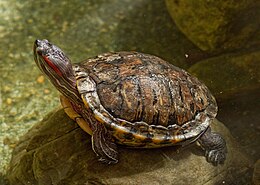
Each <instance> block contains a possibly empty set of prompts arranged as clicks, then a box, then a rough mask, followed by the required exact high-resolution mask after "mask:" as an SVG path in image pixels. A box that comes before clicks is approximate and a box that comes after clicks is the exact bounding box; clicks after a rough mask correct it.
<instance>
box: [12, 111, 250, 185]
mask: <svg viewBox="0 0 260 185" xmlns="http://www.w3.org/2000/svg"><path fill="white" fill-rule="evenodd" d="M212 127H213V130H215V131H218V132H220V133H221V134H222V135H223V136H224V137H225V139H226V141H227V146H228V156H227V160H226V161H225V164H224V165H219V166H217V167H215V166H213V165H211V164H209V163H207V162H206V160H205V158H204V156H203V151H202V150H201V149H200V148H199V147H198V146H197V145H195V144H192V145H189V146H187V147H186V148H179V149H176V148H173V147H167V148H161V149H150V150H141V149H129V148H125V147H119V152H120V161H119V163H118V164H115V165H109V166H108V165H105V164H102V163H100V162H98V161H97V158H96V156H95V154H94V153H93V151H92V149H91V140H90V136H89V135H87V134H86V133H84V132H83V131H82V130H81V129H80V128H79V127H78V126H77V125H76V124H75V123H74V122H73V121H71V120H70V119H69V118H68V117H67V116H66V114H65V113H64V111H63V110H62V109H60V110H56V111H53V112H51V113H50V114H49V115H47V116H46V117H45V119H44V120H43V121H41V122H39V123H38V124H36V125H35V126H34V127H33V128H32V129H31V130H30V131H29V132H28V133H27V134H26V135H25V136H24V137H23V138H22V139H21V141H20V143H19V144H18V145H17V146H16V148H15V150H14V152H13V157H12V161H11V163H10V168H9V170H8V174H7V177H8V179H9V181H10V184H15V185H17V184H18V185H20V184H44V185H49V184H54V185H56V184H63V185H66V184H70V185H71V184H172V183H173V182H174V184H179V185H182V184H185V185H186V184H194V185H200V184H207V185H210V184H221V183H226V184H231V182H232V183H233V182H235V183H237V184H241V183H243V182H245V181H248V177H249V176H248V175H246V174H249V171H250V165H251V162H250V160H249V159H248V158H247V157H246V156H245V155H244V154H243V153H242V152H241V151H240V150H239V148H238V146H239V144H238V143H236V142H235V141H234V139H233V138H232V136H231V135H230V133H229V131H228V130H227V129H226V128H225V126H224V125H223V124H222V123H220V122H218V121H215V122H214V123H213V125H212ZM250 179H251V177H250Z"/></svg>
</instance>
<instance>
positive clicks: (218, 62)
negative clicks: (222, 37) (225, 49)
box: [188, 50, 260, 96]
mask: <svg viewBox="0 0 260 185" xmlns="http://www.w3.org/2000/svg"><path fill="white" fill-rule="evenodd" d="M188 71H189V72H190V73H191V74H193V75H195V76H197V77H198V78H199V79H200V80H201V81H203V82H204V83H205V84H206V85H207V86H208V87H209V89H210V90H211V91H212V92H213V94H215V95H221V96H223V94H224V93H230V92H231V91H233V92H236V91H241V89H248V88H257V87H259V86H260V73H259V71H260V50H257V51H251V52H243V53H230V54H225V55H220V56H217V57H214V58H209V59H206V60H203V61H200V62H198V63H196V64H194V65H193V66H191V67H190V68H189V69H188Z"/></svg>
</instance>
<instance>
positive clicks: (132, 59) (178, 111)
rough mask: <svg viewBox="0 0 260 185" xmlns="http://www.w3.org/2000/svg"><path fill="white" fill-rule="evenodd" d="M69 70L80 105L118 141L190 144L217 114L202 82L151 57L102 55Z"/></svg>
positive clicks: (125, 53) (132, 54) (141, 145)
mask: <svg viewBox="0 0 260 185" xmlns="http://www.w3.org/2000/svg"><path fill="white" fill-rule="evenodd" d="M73 69H74V72H75V76H76V79H77V87H78V91H79V93H80V95H81V97H82V100H83V102H84V104H85V107H86V108H87V109H89V110H90V111H91V114H92V115H93V116H94V117H95V119H97V120H98V121H99V122H101V123H103V124H105V125H106V127H107V128H108V129H109V130H110V131H111V132H112V134H113V136H114V138H115V140H116V142H117V143H119V144H124V145H129V146H137V147H138V146H140V147H161V146H166V145H175V144H184V143H185V142H188V143H189V142H192V141H194V140H195V139H197V138H198V137H199V136H200V135H201V134H202V133H203V132H204V131H205V130H206V129H207V127H208V126H209V124H210V122H211V121H212V120H213V119H214V117H215V116H216V113H217V105H216V101H215V99H214V97H213V96H212V95H211V93H210V91H209V90H208V88H207V87H206V86H205V85H204V84H202V83H201V82H200V81H198V79H197V78H195V77H192V76H191V75H190V74H189V73H187V72H186V71H184V70H183V69H180V68H178V67H175V66H173V65H171V64H169V63H168V62H166V61H164V60H162V59H160V58H158V57H156V56H152V55H148V54H143V53H138V52H117V53H105V54H102V55H98V56H97V57H95V58H91V59H88V60H86V61H84V62H81V63H80V64H76V65H74V66H73Z"/></svg>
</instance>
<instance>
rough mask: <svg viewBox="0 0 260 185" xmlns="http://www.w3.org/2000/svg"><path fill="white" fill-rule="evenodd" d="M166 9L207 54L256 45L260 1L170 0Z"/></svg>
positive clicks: (167, 1)
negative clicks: (208, 52)
mask: <svg viewBox="0 0 260 185" xmlns="http://www.w3.org/2000/svg"><path fill="white" fill-rule="evenodd" d="M166 5H167V8H168V11H169V13H170V15H171V16H172V18H173V19H174V21H175V23H176V25H177V26H178V27H179V29H180V30H181V31H182V32H183V33H184V34H185V35H186V36H187V37H188V38H189V39H190V40H191V41H192V42H193V43H194V44H196V45H197V46H198V47H199V48H201V49H202V50H204V51H215V50H230V49H231V50H232V49H238V48H244V47H249V46H250V45H251V44H252V43H254V44H256V43H255V39H256V38H255V37H257V33H256V32H257V30H258V29H259V15H260V11H259V6H260V3H259V1H256V0H248V1H245V0H236V1H234V0H232V1H225V0H221V1H213V0H208V1H205V0H203V1H202V0H189V1H186V0H166ZM253 35H255V37H252V36H253ZM249 41H250V42H251V41H252V43H251V44H250V42H249ZM257 42H258V44H259V40H258V41H257Z"/></svg>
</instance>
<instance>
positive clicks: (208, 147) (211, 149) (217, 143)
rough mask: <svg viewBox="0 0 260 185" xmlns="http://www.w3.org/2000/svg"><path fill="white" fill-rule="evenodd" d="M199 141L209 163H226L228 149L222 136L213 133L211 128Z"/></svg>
mask: <svg viewBox="0 0 260 185" xmlns="http://www.w3.org/2000/svg"><path fill="white" fill-rule="evenodd" d="M198 141H199V143H200V145H201V147H202V148H203V149H204V150H205V156H206V159H207V161H208V162H210V163H212V164H213V165H218V164H221V163H224V161H225V159H226V153H227V147H226V142H225V140H224V138H223V137H222V136H221V135H220V134H218V133H215V132H211V128H210V127H209V128H208V129H207V131H206V132H205V133H204V134H203V135H202V136H201V137H200V138H199V139H198Z"/></svg>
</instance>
